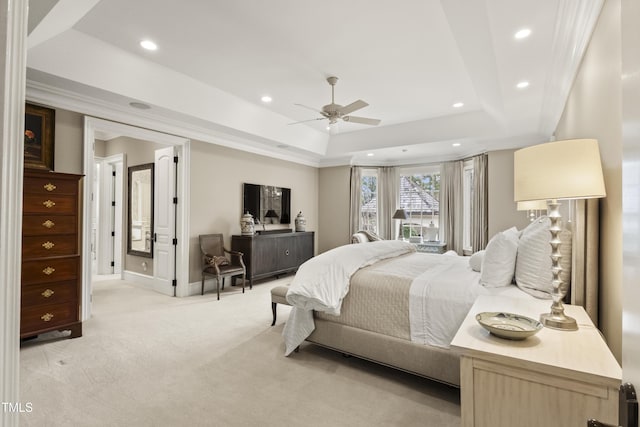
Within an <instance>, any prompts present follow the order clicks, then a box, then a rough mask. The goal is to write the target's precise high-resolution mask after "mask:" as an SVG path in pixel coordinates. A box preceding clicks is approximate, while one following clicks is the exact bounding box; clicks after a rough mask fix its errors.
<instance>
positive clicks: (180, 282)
mask: <svg viewBox="0 0 640 427" xmlns="http://www.w3.org/2000/svg"><path fill="white" fill-rule="evenodd" d="M118 137H123V138H128V139H133V140H135V141H133V143H131V144H129V143H127V144H126V146H127V147H130V148H131V149H132V150H134V151H132V152H129V154H127V152H126V151H128V149H125V150H121V152H119V153H118V154H113V153H112V152H111V151H113V150H111V151H110V152H106V153H105V152H104V151H100V152H98V153H96V146H98V147H100V146H101V141H104V140H110V139H114V138H118ZM145 141H146V142H147V143H150V144H152V145H153V146H154V147H156V148H157V147H170V149H171V150H172V152H173V153H175V154H174V156H173V157H172V158H171V160H173V161H177V163H174V169H173V170H175V172H174V174H175V175H174V176H172V177H171V181H172V182H173V183H174V187H175V193H174V194H175V201H176V202H178V203H175V204H173V202H174V197H172V198H171V199H170V201H171V203H172V206H171V209H172V210H173V214H174V217H175V221H174V224H175V234H174V236H175V237H174V239H175V240H174V239H172V244H173V243H174V242H175V244H174V245H173V246H174V247H173V248H172V249H173V250H172V252H173V259H174V260H175V263H172V265H170V266H169V267H170V268H171V271H167V270H166V269H165V270H163V272H162V273H163V274H162V277H160V275H158V277H156V272H155V268H153V264H154V263H153V259H152V258H149V259H148V260H146V261H145V260H142V261H140V262H139V264H140V265H141V266H142V268H143V270H142V271H138V272H136V271H135V268H131V269H128V268H127V263H128V261H129V258H128V255H127V251H126V247H127V245H126V242H125V239H124V238H125V237H126V236H127V231H126V230H127V226H128V222H127V219H126V214H125V215H120V220H119V221H120V229H119V233H118V230H117V227H118V226H117V225H116V224H117V222H118V215H119V214H121V213H122V212H123V211H124V212H126V210H123V209H122V207H125V206H126V203H127V202H126V198H127V189H126V188H125V186H126V184H123V182H124V183H126V179H125V178H124V176H125V175H124V174H125V173H127V168H128V166H132V165H133V164H134V163H139V162H140V160H139V159H138V158H137V157H136V156H137V155H138V152H137V151H136V150H138V149H139V146H141V145H142V144H143V143H144V142H145ZM138 142H139V143H140V144H138ZM96 143H97V144H96ZM133 146H136V147H137V148H135V147H133ZM84 148H85V150H84V152H85V158H84V173H85V182H87V183H94V182H95V181H96V176H95V175H96V174H99V176H98V178H97V181H98V182H99V184H96V186H97V187H98V190H97V192H98V199H99V202H98V203H95V202H94V194H93V193H94V192H95V191H96V190H95V187H96V186H94V185H85V186H84V189H83V191H84V202H83V217H84V218H85V219H89V220H85V221H83V245H82V246H83V277H82V288H83V292H82V320H86V319H88V318H90V317H91V293H92V272H93V271H98V272H100V271H102V272H106V273H109V272H117V271H120V277H121V278H126V279H127V280H128V281H131V282H133V283H135V284H138V285H140V286H142V287H145V288H150V289H153V290H155V291H157V292H161V293H163V294H167V295H171V296H174V295H175V296H186V295H187V294H188V292H187V291H188V272H189V270H188V259H189V247H188V240H189V239H188V236H189V230H188V221H185V220H183V218H188V217H189V215H188V206H189V198H188V195H189V192H188V188H189V174H188V171H189V158H190V141H189V140H188V139H186V138H181V137H176V136H173V135H168V134H164V133H161V132H156V131H152V130H148V129H142V128H138V127H134V126H130V125H125V124H122V123H115V122H110V121H107V120H102V119H96V118H93V117H85V125H84ZM99 149H100V148H99ZM154 149H155V148H154ZM116 151H117V150H116ZM122 151H124V152H122ZM96 154H98V156H96ZM153 161H154V160H153V157H152V159H151V162H153ZM97 163H98V164H99V166H97V165H96V164H97ZM172 163H173V162H172ZM118 168H120V169H121V173H120V174H119V175H120V177H122V178H121V179H120V181H118V179H117V177H118ZM165 170H166V168H165ZM113 172H116V175H115V177H116V179H115V180H114V179H109V175H110V174H111V176H112V177H113ZM165 181H167V179H166V177H165ZM105 196H106V197H105ZM109 196H112V197H113V199H112V200H109V198H110V197H109ZM113 202H115V204H116V209H111V208H112V206H109V205H110V204H113ZM118 204H119V206H120V207H121V209H117V207H118ZM95 210H97V212H94V211H95ZM165 211H166V209H165ZM94 230H95V237H94V232H93V231H94ZM112 234H113V235H112ZM118 234H119V235H120V238H118V236H117V235H118ZM92 244H93V245H95V246H92ZM93 248H95V249H93ZM94 251H95V257H96V262H95V263H94V262H93V252H94ZM111 256H113V260H109V259H108V258H109V257H111ZM118 257H119V259H120V261H119V264H120V265H119V266H117V265H116V264H117V263H118ZM112 263H113V266H112V265H111V264H112ZM93 264H95V265H96V269H97V270H93V269H92V266H93ZM149 264H151V266H149ZM144 267H150V268H148V270H146V269H144ZM116 274H117V273H116ZM167 277H171V278H172V279H171V281H170V285H169V286H166V285H167V284H166V281H167ZM156 282H157V283H156Z"/></svg>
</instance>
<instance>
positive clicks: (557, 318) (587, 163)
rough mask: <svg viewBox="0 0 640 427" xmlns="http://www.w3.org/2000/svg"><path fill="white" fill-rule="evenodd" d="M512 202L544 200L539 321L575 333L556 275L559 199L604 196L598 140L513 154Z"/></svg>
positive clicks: (559, 269)
mask: <svg viewBox="0 0 640 427" xmlns="http://www.w3.org/2000/svg"><path fill="white" fill-rule="evenodd" d="M513 172H514V200H515V201H516V202H526V201H534V200H546V201H547V207H548V208H547V212H548V216H549V218H550V220H551V226H550V227H549V232H550V233H551V240H550V242H549V243H550V245H551V273H552V282H551V283H552V294H551V298H552V299H553V303H552V304H551V311H550V313H545V314H542V315H541V316H540V322H541V323H542V324H543V325H544V326H546V327H549V328H553V329H560V330H569V331H570V330H574V331H575V330H577V329H578V324H577V323H576V320H575V319H573V318H571V317H569V316H566V315H565V314H564V307H563V305H562V299H563V298H564V296H565V294H566V292H567V285H566V284H564V283H562V280H561V279H560V273H561V272H562V267H560V258H561V255H560V251H559V247H560V244H561V243H562V242H561V241H560V236H559V234H560V231H561V230H562V224H561V221H560V220H561V218H562V217H561V215H560V211H559V209H558V206H559V205H560V204H559V203H558V201H559V200H567V199H591V198H600V197H605V196H606V192H605V187H604V178H603V176H602V164H601V161H600V150H599V148H598V141H597V140H595V139H570V140H565V141H555V142H548V143H544V144H539V145H534V146H532V147H527V148H523V149H521V150H518V151H516V152H515V153H514V158H513Z"/></svg>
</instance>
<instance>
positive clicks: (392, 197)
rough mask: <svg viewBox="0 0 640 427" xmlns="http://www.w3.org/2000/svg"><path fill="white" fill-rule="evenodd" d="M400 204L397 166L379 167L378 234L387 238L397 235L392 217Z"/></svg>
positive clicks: (390, 238)
mask: <svg viewBox="0 0 640 427" xmlns="http://www.w3.org/2000/svg"><path fill="white" fill-rule="evenodd" d="M397 206H398V179H397V173H396V168H395V167H389V166H384V167H380V168H378V235H379V236H380V237H382V238H383V239H385V240H393V239H395V238H396V236H397V229H396V226H395V225H396V224H395V220H394V219H393V218H392V217H393V214H394V213H395V211H396V208H397Z"/></svg>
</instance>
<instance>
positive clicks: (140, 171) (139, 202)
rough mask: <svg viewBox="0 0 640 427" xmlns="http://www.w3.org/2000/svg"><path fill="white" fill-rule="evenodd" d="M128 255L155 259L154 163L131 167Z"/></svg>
mask: <svg viewBox="0 0 640 427" xmlns="http://www.w3.org/2000/svg"><path fill="white" fill-rule="evenodd" d="M128 182H129V205H128V211H129V213H128V233H127V254H129V255H137V256H141V257H146V258H153V163H147V164H144V165H138V166H131V167H129V181H128Z"/></svg>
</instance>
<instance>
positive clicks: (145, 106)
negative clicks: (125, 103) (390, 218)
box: [129, 102, 151, 110]
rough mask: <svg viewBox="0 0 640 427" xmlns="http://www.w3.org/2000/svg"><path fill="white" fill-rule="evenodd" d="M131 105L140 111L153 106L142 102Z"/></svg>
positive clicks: (131, 103)
mask: <svg viewBox="0 0 640 427" xmlns="http://www.w3.org/2000/svg"><path fill="white" fill-rule="evenodd" d="M129 105H130V106H131V107H133V108H137V109H139V110H148V109H149V108H151V106H149V105H147V104H145V103H142V102H130V103H129Z"/></svg>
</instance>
